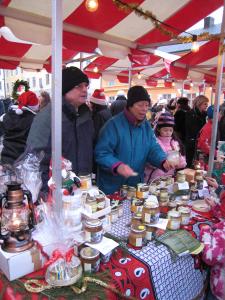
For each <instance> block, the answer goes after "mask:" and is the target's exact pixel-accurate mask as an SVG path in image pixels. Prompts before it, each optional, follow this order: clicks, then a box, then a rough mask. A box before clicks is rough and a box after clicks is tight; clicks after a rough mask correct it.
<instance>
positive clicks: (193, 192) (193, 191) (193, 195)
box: [190, 188, 198, 201]
mask: <svg viewBox="0 0 225 300" xmlns="http://www.w3.org/2000/svg"><path fill="white" fill-rule="evenodd" d="M190 199H191V200H192V201H195V200H197V199H198V190H197V189H196V188H192V189H191V192H190Z"/></svg>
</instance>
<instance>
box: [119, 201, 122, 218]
mask: <svg viewBox="0 0 225 300" xmlns="http://www.w3.org/2000/svg"><path fill="white" fill-rule="evenodd" d="M118 216H119V218H120V217H122V216H123V204H122V203H120V204H119V205H118Z"/></svg>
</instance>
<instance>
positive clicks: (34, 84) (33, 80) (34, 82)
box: [32, 77, 36, 88]
mask: <svg viewBox="0 0 225 300" xmlns="http://www.w3.org/2000/svg"><path fill="white" fill-rule="evenodd" d="M32 82H33V87H34V88H35V87H36V78H35V77H32Z"/></svg>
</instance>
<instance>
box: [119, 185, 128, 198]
mask: <svg viewBox="0 0 225 300" xmlns="http://www.w3.org/2000/svg"><path fill="white" fill-rule="evenodd" d="M127 191H128V186H127V185H125V184H124V185H122V187H121V188H120V197H122V198H127Z"/></svg>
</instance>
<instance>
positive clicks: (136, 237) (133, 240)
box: [128, 225, 146, 247]
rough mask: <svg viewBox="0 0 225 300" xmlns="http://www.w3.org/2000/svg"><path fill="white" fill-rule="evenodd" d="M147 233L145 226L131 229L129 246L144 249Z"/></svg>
mask: <svg viewBox="0 0 225 300" xmlns="http://www.w3.org/2000/svg"><path fill="white" fill-rule="evenodd" d="M145 232H146V230H145V226H144V225H139V226H135V227H131V230H130V234H129V237H128V240H129V244H130V245H132V246H134V247H142V246H143V242H144V238H145Z"/></svg>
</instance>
